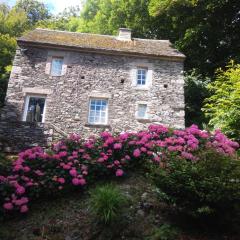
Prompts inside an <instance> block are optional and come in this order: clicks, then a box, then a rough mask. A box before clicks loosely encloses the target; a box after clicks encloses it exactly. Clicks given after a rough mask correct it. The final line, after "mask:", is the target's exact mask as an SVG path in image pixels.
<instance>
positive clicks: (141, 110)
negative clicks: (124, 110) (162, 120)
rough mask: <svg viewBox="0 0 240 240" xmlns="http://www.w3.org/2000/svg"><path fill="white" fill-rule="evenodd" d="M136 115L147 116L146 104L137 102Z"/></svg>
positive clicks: (139, 116)
mask: <svg viewBox="0 0 240 240" xmlns="http://www.w3.org/2000/svg"><path fill="white" fill-rule="evenodd" d="M137 117H138V118H147V104H138V110H137Z"/></svg>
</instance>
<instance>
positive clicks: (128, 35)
mask: <svg viewBox="0 0 240 240" xmlns="http://www.w3.org/2000/svg"><path fill="white" fill-rule="evenodd" d="M118 40H122V41H131V40H132V30H131V29H129V28H119V34H118Z"/></svg>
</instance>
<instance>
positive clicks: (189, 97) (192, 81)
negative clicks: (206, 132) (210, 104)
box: [184, 70, 210, 127]
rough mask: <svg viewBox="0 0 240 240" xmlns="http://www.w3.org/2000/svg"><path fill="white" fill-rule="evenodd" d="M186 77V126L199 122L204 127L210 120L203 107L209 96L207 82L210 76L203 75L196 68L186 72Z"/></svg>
mask: <svg viewBox="0 0 240 240" xmlns="http://www.w3.org/2000/svg"><path fill="white" fill-rule="evenodd" d="M184 78H185V85H184V91H185V116H186V126H191V125H192V124H197V125H198V126H200V127H203V124H207V122H208V121H207V118H206V116H205V115H204V113H203V112H202V111H201V108H202V107H203V102H204V99H205V98H206V97H208V96H209V92H208V89H207V84H208V83H209V82H210V78H207V77H203V76H202V75H201V74H199V73H197V72H196V70H192V71H190V72H187V73H185V76H184Z"/></svg>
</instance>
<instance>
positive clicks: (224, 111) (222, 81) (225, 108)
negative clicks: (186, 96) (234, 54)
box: [203, 62, 240, 140]
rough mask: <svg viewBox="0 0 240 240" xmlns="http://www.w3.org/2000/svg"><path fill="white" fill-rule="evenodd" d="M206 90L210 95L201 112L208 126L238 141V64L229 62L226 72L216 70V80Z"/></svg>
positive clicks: (239, 76)
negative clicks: (206, 119) (218, 129)
mask: <svg viewBox="0 0 240 240" xmlns="http://www.w3.org/2000/svg"><path fill="white" fill-rule="evenodd" d="M208 88H209V90H210V92H211V93H212V95H211V96H210V97H209V98H207V99H206V102H205V105H204V108H203V110H204V112H205V114H206V116H207V117H209V118H210V121H209V124H210V125H211V126H213V127H214V128H220V129H222V131H224V132H225V133H226V134H227V135H229V136H230V137H233V138H235V139H238V140H240V137H239V136H240V64H234V63H233V62H231V63H230V64H229V65H228V66H227V69H226V71H224V70H222V69H218V70H217V73H216V80H215V81H214V82H213V83H210V84H209V85H208Z"/></svg>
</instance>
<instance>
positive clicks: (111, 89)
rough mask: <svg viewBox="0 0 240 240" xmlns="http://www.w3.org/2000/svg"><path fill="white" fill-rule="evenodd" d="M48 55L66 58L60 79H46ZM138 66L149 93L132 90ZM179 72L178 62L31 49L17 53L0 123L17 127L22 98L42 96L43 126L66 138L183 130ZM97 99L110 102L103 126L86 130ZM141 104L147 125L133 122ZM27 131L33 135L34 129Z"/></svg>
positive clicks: (135, 88)
mask: <svg viewBox="0 0 240 240" xmlns="http://www.w3.org/2000/svg"><path fill="white" fill-rule="evenodd" d="M49 54H51V55H53V56H59V55H61V56H64V57H65V61H67V62H65V64H66V71H65V74H64V75H63V76H59V77H53V76H50V75H49V74H47V71H46V66H47V59H48V58H49ZM137 66H147V67H149V68H150V69H151V70H152V80H151V81H152V83H151V86H149V87H148V88H147V89H138V88H137V87H134V86H133V84H132V83H133V77H134V76H133V74H132V70H133V69H134V68H136V67H137ZM182 71H183V63H182V62H177V61H167V60H160V59H147V58H137V57H130V56H114V55H100V54H97V53H84V52H67V51H55V50H49V49H45V48H32V47H26V49H25V50H24V51H21V50H20V49H17V52H16V56H15V60H14V63H13V69H12V73H11V76H10V81H9V85H8V91H7V97H6V105H5V107H4V108H3V110H2V113H1V121H5V122H6V121H7V122H8V123H9V122H19V121H21V120H22V114H23V109H24V101H25V97H26V95H27V94H35V95H39V94H40V95H45V96H46V114H45V123H46V124H47V123H51V124H54V125H55V126H56V127H57V128H59V129H61V130H62V131H63V132H66V133H68V134H69V133H73V132H74V133H78V134H80V135H84V136H88V135H90V134H94V133H97V132H99V131H102V130H103V129H109V130H111V131H126V130H140V129H144V128H146V127H147V126H148V125H149V124H152V123H159V124H165V125H167V126H174V127H177V128H183V127H184V90H183V84H184V82H183V74H182ZM97 96H98V97H103V98H108V104H109V114H108V124H107V125H106V126H91V125H89V124H88V109H89V99H90V98H91V97H97ZM142 101H144V102H147V103H148V108H149V110H148V113H149V114H148V115H149V118H148V119H146V120H138V119H136V117H135V113H136V110H137V104H138V103H139V102H142ZM21 124H22V126H24V123H21ZM2 127H3V125H2V126H0V129H3V128H2ZM5 129H6V128H5ZM30 129H31V131H35V130H34V127H32V128H30ZM37 131H38V130H36V135H37ZM23 132H24V133H26V131H25V130H24V131H23ZM13 138H15V137H14V136H13ZM24 141H25V139H24ZM26 141H27V140H26Z"/></svg>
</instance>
